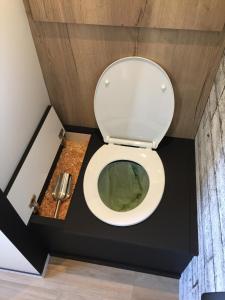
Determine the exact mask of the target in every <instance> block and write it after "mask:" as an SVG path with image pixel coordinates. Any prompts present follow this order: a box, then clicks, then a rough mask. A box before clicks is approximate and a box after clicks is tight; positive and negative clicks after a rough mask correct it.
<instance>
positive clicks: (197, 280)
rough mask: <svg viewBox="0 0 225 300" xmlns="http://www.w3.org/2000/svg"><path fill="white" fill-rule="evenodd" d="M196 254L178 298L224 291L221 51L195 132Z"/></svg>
mask: <svg viewBox="0 0 225 300" xmlns="http://www.w3.org/2000/svg"><path fill="white" fill-rule="evenodd" d="M196 163H197V166H196V167H197V170H196V171H197V202H198V231H199V233H198V234H199V255H198V257H195V258H193V260H192V262H191V263H190V264H189V266H188V267H187V269H186V270H185V272H184V273H183V274H182V277H181V280H180V300H200V299H201V294H202V293H203V292H214V291H225V53H224V56H223V58H222V61H221V63H220V67H219V70H218V72H217V75H216V78H215V81H214V84H213V87H212V90H211V93H210V97H209V99H208V102H207V105H206V108H205V112H204V115H203V117H202V120H201V124H200V127H199V130H198V133H197V136H196Z"/></svg>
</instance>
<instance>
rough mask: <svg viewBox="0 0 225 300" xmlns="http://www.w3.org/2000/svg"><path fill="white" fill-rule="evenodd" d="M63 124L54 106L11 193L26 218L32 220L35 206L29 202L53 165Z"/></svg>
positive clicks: (12, 202) (10, 199) (21, 214)
mask: <svg viewBox="0 0 225 300" xmlns="http://www.w3.org/2000/svg"><path fill="white" fill-rule="evenodd" d="M62 128H63V126H62V123H61V122H60V120H59V118H58V116H57V115H56V113H55V110H54V109H53V108H51V109H50V111H49V113H48V116H47V118H46V120H45V122H44V124H43V126H42V128H41V130H40V132H39V134H38V136H37V138H36V139H35V142H34V144H33V146H32V148H31V149H30V152H29V154H28V156H27V157H26V160H25V162H24V164H23V165H22V168H21V169H20V172H19V174H18V175H17V177H16V179H15V181H14V183H13V185H12V187H11V189H10V191H9V193H8V195H7V197H8V199H9V201H10V202H11V204H12V205H13V207H14V208H15V210H16V211H17V213H18V214H19V216H20V217H21V219H22V220H23V222H24V223H25V224H27V223H28V221H29V219H30V216H31V214H32V211H33V209H32V208H30V206H29V204H30V201H31V198H32V196H33V195H35V196H36V197H37V198H38V197H39V195H40V192H41V190H42V187H43V185H44V182H45V180H46V178H47V175H48V172H49V170H50V167H51V165H52V163H53V160H54V158H55V156H56V153H57V151H58V149H59V146H60V143H61V139H60V138H59V132H60V130H61V129H62Z"/></svg>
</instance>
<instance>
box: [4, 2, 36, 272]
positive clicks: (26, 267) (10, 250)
mask: <svg viewBox="0 0 225 300" xmlns="http://www.w3.org/2000/svg"><path fill="white" fill-rule="evenodd" d="M1 1H2V0H1ZM0 249H1V255H0V267H1V268H5V269H9V270H16V271H21V272H26V273H32V274H37V275H39V272H38V271H37V270H36V269H35V268H34V267H33V266H32V265H31V264H30V263H29V261H27V259H26V258H25V257H24V256H23V255H22V254H21V253H20V252H19V250H18V249H17V248H16V247H15V246H14V245H13V244H12V243H11V242H10V240H9V239H8V238H7V237H6V236H5V235H4V233H3V232H2V231H0Z"/></svg>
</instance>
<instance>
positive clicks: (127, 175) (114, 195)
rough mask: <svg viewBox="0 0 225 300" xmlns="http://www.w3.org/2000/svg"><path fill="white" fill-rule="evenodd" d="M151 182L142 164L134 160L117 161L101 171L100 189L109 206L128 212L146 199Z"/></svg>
mask: <svg viewBox="0 0 225 300" xmlns="http://www.w3.org/2000/svg"><path fill="white" fill-rule="evenodd" d="M149 184H150V183H149V178H148V174H147V172H146V171H145V169H144V168H143V167H142V166H141V165H139V164H137V163H135V162H132V161H115V162H112V163H110V164H108V165H107V166H106V167H105V168H104V169H103V170H102V172H101V173H100V176H99V179H98V191H99V195H100V198H101V200H102V201H103V203H104V204H105V205H106V206H107V207H108V208H110V209H112V210H114V211H118V212H126V211H129V210H132V209H134V208H135V207H137V206H138V205H139V204H140V203H141V202H142V201H143V200H144V198H145V196H146V194H147V192H148V189H149Z"/></svg>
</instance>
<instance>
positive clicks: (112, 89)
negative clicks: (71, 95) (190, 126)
mask: <svg viewBox="0 0 225 300" xmlns="http://www.w3.org/2000/svg"><path fill="white" fill-rule="evenodd" d="M94 108H95V116H96V120H97V123H98V125H99V128H100V130H101V133H102V135H103V137H104V141H105V142H108V140H109V139H108V137H110V138H117V139H124V140H131V141H141V142H150V143H152V144H153V147H154V148H156V147H157V146H158V144H159V142H160V141H161V139H162V138H163V137H164V135H165V134H166V132H167V130H168V128H169V126H170V123H171V121H172V118H173V112H174V93H173V87H172V84H171V82H170V79H169V77H168V75H167V74H166V72H165V71H164V70H163V69H162V68H161V67H160V66H159V65H158V64H156V63H154V62H153V61H151V60H149V59H145V58H143V57H125V58H122V59H119V60H117V61H115V62H114V63H113V64H111V65H110V66H109V67H108V68H107V69H106V70H105V71H104V72H103V74H102V75H101V77H100V79H99V81H98V84H97V87H96V91H95V98H94Z"/></svg>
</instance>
